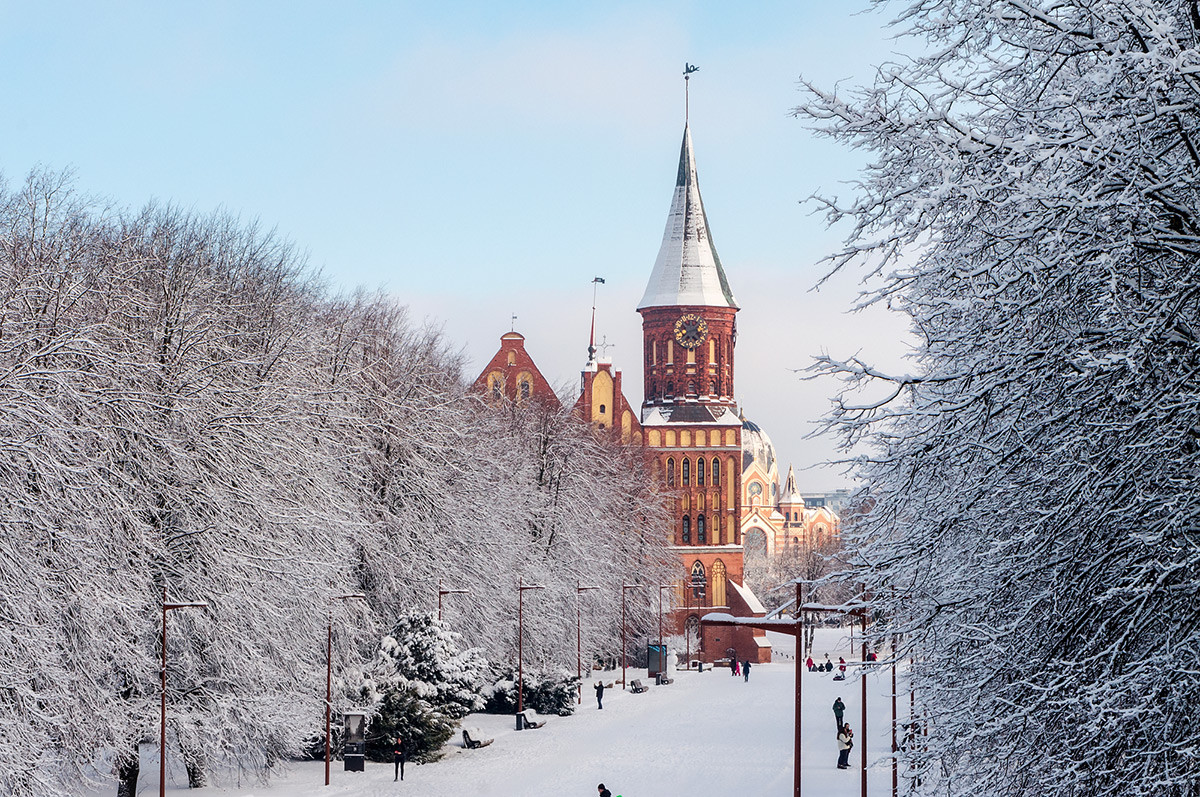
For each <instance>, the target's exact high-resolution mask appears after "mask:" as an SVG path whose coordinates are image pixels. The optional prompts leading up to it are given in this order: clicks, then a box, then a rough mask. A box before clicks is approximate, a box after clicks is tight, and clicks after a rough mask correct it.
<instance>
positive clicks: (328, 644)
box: [325, 592, 367, 786]
mask: <svg viewBox="0 0 1200 797" xmlns="http://www.w3.org/2000/svg"><path fill="white" fill-rule="evenodd" d="M351 598H359V599H362V600H366V598H367V596H366V595H364V594H362V593H361V592H348V593H346V594H345V595H332V596H330V598H329V599H330V600H331V601H344V600H350V599H351ZM325 616H326V619H327V620H328V623H327V624H326V626H325V785H326V786H328V785H329V737H330V733H331V729H330V718H329V715H330V712H331V711H332V709H333V609H332V608H329V607H327V611H326V614H325Z"/></svg>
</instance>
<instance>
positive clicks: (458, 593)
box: [438, 581, 469, 623]
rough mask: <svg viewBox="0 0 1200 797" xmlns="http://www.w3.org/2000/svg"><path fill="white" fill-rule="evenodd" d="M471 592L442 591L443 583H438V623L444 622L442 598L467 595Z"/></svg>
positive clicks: (461, 590)
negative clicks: (444, 596)
mask: <svg viewBox="0 0 1200 797" xmlns="http://www.w3.org/2000/svg"><path fill="white" fill-rule="evenodd" d="M467 594H469V590H465V589H442V582H440V581H439V582H438V622H439V623H440V622H441V621H442V596H443V595H467Z"/></svg>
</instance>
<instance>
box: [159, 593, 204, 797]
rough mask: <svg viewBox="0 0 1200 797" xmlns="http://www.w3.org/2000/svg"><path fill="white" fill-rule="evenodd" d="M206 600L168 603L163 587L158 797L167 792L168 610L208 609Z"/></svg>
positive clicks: (162, 796)
mask: <svg viewBox="0 0 1200 797" xmlns="http://www.w3.org/2000/svg"><path fill="white" fill-rule="evenodd" d="M207 608H208V603H206V602H204V601H188V602H186V603H167V588H166V587H165V586H164V587H163V599H162V714H161V716H160V722H159V737H158V797H166V794H167V612H169V611H171V610H172V609H207Z"/></svg>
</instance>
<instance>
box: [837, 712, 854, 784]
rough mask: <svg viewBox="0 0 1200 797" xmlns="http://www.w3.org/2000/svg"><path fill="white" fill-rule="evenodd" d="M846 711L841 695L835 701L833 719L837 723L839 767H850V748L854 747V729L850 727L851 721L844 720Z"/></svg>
mask: <svg viewBox="0 0 1200 797" xmlns="http://www.w3.org/2000/svg"><path fill="white" fill-rule="evenodd" d="M845 713H846V704H845V703H843V702H842V699H841V698H840V697H839V698H838V699H837V700H835V701H833V720H834V723H835V724H836V725H837V745H838V762H837V766H838V769H849V768H850V750H851V748H853V747H854V731H852V730H851V729H850V723H848V722H843V721H842V717H843V716H844V715H845Z"/></svg>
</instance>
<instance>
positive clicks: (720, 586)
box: [711, 559, 729, 606]
mask: <svg viewBox="0 0 1200 797" xmlns="http://www.w3.org/2000/svg"><path fill="white" fill-rule="evenodd" d="M711 605H712V606H728V605H729V604H727V603H726V602H725V563H724V562H722V561H721V560H720V559H718V560H717V561H715V562H713V564H712V604H711Z"/></svg>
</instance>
